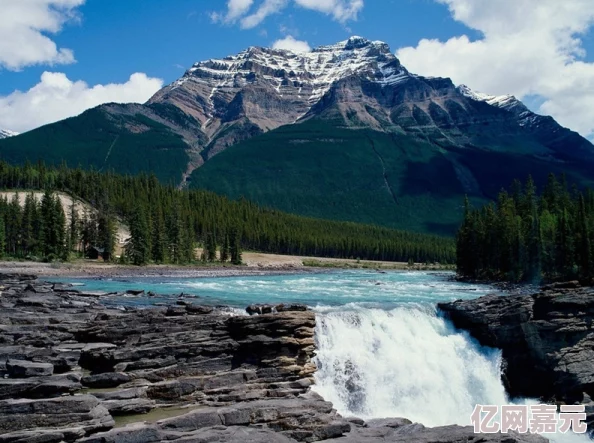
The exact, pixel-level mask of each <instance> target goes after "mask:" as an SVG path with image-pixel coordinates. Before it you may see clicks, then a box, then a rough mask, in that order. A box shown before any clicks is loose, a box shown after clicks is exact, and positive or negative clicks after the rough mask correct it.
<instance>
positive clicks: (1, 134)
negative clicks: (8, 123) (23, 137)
mask: <svg viewBox="0 0 594 443" xmlns="http://www.w3.org/2000/svg"><path fill="white" fill-rule="evenodd" d="M15 135H19V133H18V132H14V131H9V130H8V129H0V140H1V139H3V138H8V137H14V136H15Z"/></svg>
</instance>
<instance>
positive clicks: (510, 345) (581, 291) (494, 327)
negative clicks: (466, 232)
mask: <svg viewBox="0 0 594 443" xmlns="http://www.w3.org/2000/svg"><path fill="white" fill-rule="evenodd" d="M439 307H440V308H441V309H442V310H443V311H445V312H446V313H447V314H448V315H449V317H450V318H451V319H452V321H453V323H454V325H455V326H456V327H458V328H461V329H465V330H467V331H469V332H470V334H471V335H472V336H473V337H475V338H476V339H477V340H478V341H479V342H480V343H481V344H482V345H485V346H491V347H495V348H500V349H501V350H502V355H503V359H504V371H503V381H504V383H505V385H506V388H507V390H508V392H510V394H512V395H515V396H525V397H537V398H539V397H540V398H543V399H545V400H549V401H553V400H554V401H558V402H564V403H569V404H573V403H576V402H577V403H584V404H586V406H587V412H588V413H589V414H588V421H589V426H590V429H592V427H593V425H594V403H593V402H592V398H593V397H594V327H593V321H594V288H592V287H587V288H582V287H580V285H579V283H578V282H569V283H562V284H553V285H549V286H545V287H543V288H542V289H541V291H540V292H538V293H536V294H532V295H524V294H523V295H509V296H499V295H487V296H485V297H481V298H478V299H474V300H459V301H456V302H454V303H442V304H440V305H439Z"/></svg>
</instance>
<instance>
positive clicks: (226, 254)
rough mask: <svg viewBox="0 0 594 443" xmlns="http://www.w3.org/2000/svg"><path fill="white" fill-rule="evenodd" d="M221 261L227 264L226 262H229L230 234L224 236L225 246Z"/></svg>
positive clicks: (223, 246) (222, 248)
mask: <svg viewBox="0 0 594 443" xmlns="http://www.w3.org/2000/svg"><path fill="white" fill-rule="evenodd" d="M219 260H220V261H221V263H225V262H227V261H229V235H228V234H225V236H224V239H223V244H222V245H221V251H220V256H219Z"/></svg>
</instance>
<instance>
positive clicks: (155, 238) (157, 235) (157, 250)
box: [151, 211, 167, 263]
mask: <svg viewBox="0 0 594 443" xmlns="http://www.w3.org/2000/svg"><path fill="white" fill-rule="evenodd" d="M165 237H166V236H165V222H164V221H163V213H162V212H161V211H157V213H156V215H155V217H154V218H153V225H152V241H151V247H152V254H151V255H152V258H153V260H154V261H155V262H156V263H164V262H165V258H166V253H165V251H166V245H167V242H166V238H165Z"/></svg>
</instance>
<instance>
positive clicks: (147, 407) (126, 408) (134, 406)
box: [101, 398, 156, 416]
mask: <svg viewBox="0 0 594 443" xmlns="http://www.w3.org/2000/svg"><path fill="white" fill-rule="evenodd" d="M101 406H104V407H105V408H107V410H108V411H109V413H110V414H111V415H113V416H117V415H136V414H146V413H148V412H150V411H151V410H153V409H154V408H155V406H156V405H155V402H154V401H152V400H149V399H146V398H132V399H125V400H104V401H102V402H101Z"/></svg>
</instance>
